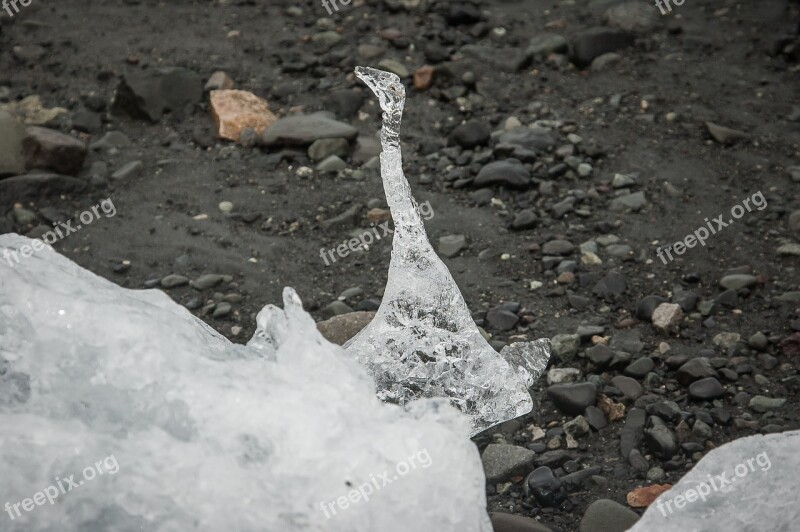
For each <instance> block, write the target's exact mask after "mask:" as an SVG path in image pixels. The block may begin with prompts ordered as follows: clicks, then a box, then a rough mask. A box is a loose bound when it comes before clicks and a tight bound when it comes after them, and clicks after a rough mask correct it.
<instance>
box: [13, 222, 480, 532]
mask: <svg viewBox="0 0 800 532" xmlns="http://www.w3.org/2000/svg"><path fill="white" fill-rule="evenodd" d="M31 242H32V241H31V240H29V239H27V238H24V237H20V236H18V235H3V236H0V479H2V481H0V530H3V531H4V532H21V531H25V532H29V531H62V530H81V531H114V532H128V531H137V532H139V531H141V530H147V531H159V532H167V531H170V532H171V531H176V532H178V531H179V532H186V531H189V530H199V531H225V530H231V531H233V530H236V531H242V532H300V531H303V532H308V531H314V532H322V531H325V532H329V531H334V532H340V531H341V532H345V531H346V532H351V531H359V532H376V531H397V532H407V531H408V530H418V531H422V530H442V531H452V532H460V531H464V530H465V531H474V532H490V531H491V525H490V524H489V522H488V516H487V514H486V499H485V492H484V474H483V469H482V467H481V462H480V457H479V455H478V452H477V449H476V448H475V446H474V445H473V444H472V443H471V442H470V440H469V439H468V438H467V436H468V432H469V423H468V418H467V417H466V416H463V415H462V414H461V413H459V412H458V411H457V410H456V409H454V408H452V407H451V406H450V405H448V404H446V403H447V401H446V400H441V399H440V400H421V401H415V402H413V403H411V404H410V405H408V407H407V408H406V409H403V408H400V407H398V406H396V405H387V404H384V403H381V402H380V401H379V400H378V399H377V398H376V397H375V387H374V384H373V383H372V380H371V379H370V378H369V377H368V375H367V374H366V373H365V372H364V369H363V368H361V367H360V366H359V365H358V364H356V363H355V362H354V361H353V360H352V359H351V358H350V357H349V356H347V355H346V354H345V353H344V352H343V351H342V349H341V348H340V347H338V346H334V345H333V344H330V343H329V342H327V341H326V340H324V339H323V338H322V337H321V336H320V335H319V333H318V332H317V330H316V327H315V325H314V322H313V320H312V319H311V317H310V316H309V315H308V314H306V313H305V312H304V311H303V310H302V306H301V304H300V300H299V299H298V297H297V295H296V294H295V293H294V291H293V290H291V289H286V291H285V292H284V308H283V309H278V308H276V307H273V306H268V307H266V308H264V310H262V311H261V313H260V314H259V316H258V332H257V333H256V334H255V335H254V337H253V339H252V340H251V341H250V343H249V344H248V345H247V346H241V345H234V344H231V343H230V342H228V340H226V339H225V338H223V337H221V336H220V335H218V334H217V333H216V332H214V331H213V330H212V329H210V328H209V327H208V326H206V325H205V324H203V322H201V321H200V320H199V319H197V318H195V317H194V316H192V315H191V314H190V313H189V312H188V311H187V310H186V309H184V308H183V307H181V306H179V305H177V304H176V303H174V302H173V301H172V300H170V298H169V297H167V296H166V295H165V294H164V293H162V292H160V291H157V290H145V291H139V290H126V289H123V288H120V287H118V286H116V285H114V284H113V283H110V282H108V281H106V280H104V279H101V278H99V277H97V276H95V275H94V274H92V273H91V272H89V271H86V270H84V269H82V268H80V267H79V266H77V265H76V264H74V263H72V262H70V261H69V260H68V259H66V258H64V257H62V256H60V255H58V254H56V253H55V252H53V251H52V250H50V249H49V248H47V249H45V250H44V251H39V252H36V253H35V254H34V255H33V256H31V257H29V258H24V259H23V260H22V261H21V263H20V264H19V265H16V266H15V267H11V266H9V264H8V262H7V261H6V260H2V256H3V250H4V249H6V248H9V249H13V250H19V248H20V247H21V246H22V245H23V244H28V245H30V243H31ZM423 451H425V452H427V454H428V455H429V457H430V461H429V466H428V467H420V466H419V464H420V462H419V460H418V461H417V462H416V463H417V468H416V469H413V468H412V469H411V470H410V471H408V472H407V474H405V475H402V476H398V478H397V479H395V480H393V481H392V482H391V484H389V485H387V486H383V480H382V479H380V475H381V474H382V473H384V472H385V471H388V472H389V473H390V475H389V478H390V479H391V478H392V477H394V476H397V473H396V471H397V467H398V464H399V463H401V462H403V461H406V462H407V461H408V460H407V459H408V458H409V457H410V456H412V455H418V454H419V453H420V452H423ZM109 455H114V457H115V459H116V461H117V463H118V465H119V469H118V471H117V472H116V474H114V475H111V474H108V473H106V474H104V475H102V476H97V477H96V478H94V479H93V480H91V481H88V482H86V483H85V484H84V485H82V486H79V487H78V488H76V489H73V490H72V491H67V492H66V493H63V494H61V495H59V496H58V498H56V499H55V504H53V505H50V504H49V503H47V502H46V501H45V504H43V505H42V506H35V507H34V508H33V510H32V511H30V512H25V511H24V510H23V509H22V507H21V506H20V510H21V513H22V515H23V517H16V518H15V519H14V520H11V518H10V517H9V514H8V513H7V512H6V511H5V510H4V509H3V505H5V503H6V502H9V503H10V504H12V505H13V504H14V503H17V502H20V501H22V500H23V499H26V498H29V497H33V496H34V494H35V493H37V492H40V491H42V490H44V489H46V488H47V487H48V486H51V485H56V480H55V478H56V477H57V476H58V477H59V478H60V479H62V481H63V479H65V478H67V477H68V476H69V475H73V474H74V475H75V478H74V481H75V482H77V481H78V480H79V479H81V478H83V477H82V473H81V472H82V471H83V470H84V468H86V467H87V466H92V465H93V464H94V463H95V462H97V461H100V460H103V459H104V458H105V457H107V456H109ZM372 477H374V478H375V479H376V480H377V482H379V485H381V489H378V490H375V492H374V493H373V494H372V496H371V497H370V499H369V500H368V501H364V500H359V501H358V502H356V503H352V502H350V503H348V504H349V507H347V508H346V509H342V508H341V507H338V506H334V509H335V510H336V511H337V513H336V515H333V514H332V513H331V510H330V509H329V510H328V513H329V515H331V517H330V518H327V517H326V516H325V513H324V512H323V510H322V509H321V508H320V503H322V502H323V501H324V502H327V503H332V502H333V501H335V500H336V499H337V498H339V497H347V496H348V493H349V492H350V490H351V487H350V486H352V487H353V488H358V487H359V486H361V485H363V484H365V483H368V482H370V480H371V478H372ZM348 483H349V484H348ZM65 487H66V485H65ZM12 512H13V510H12Z"/></svg>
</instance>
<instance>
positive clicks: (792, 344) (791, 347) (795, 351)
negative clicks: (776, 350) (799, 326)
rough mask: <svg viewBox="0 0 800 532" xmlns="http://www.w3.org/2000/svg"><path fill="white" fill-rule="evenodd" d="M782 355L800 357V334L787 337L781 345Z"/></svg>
mask: <svg viewBox="0 0 800 532" xmlns="http://www.w3.org/2000/svg"><path fill="white" fill-rule="evenodd" d="M779 345H780V347H781V353H783V354H784V355H786V356H789V357H796V356H800V332H798V333H794V334H793V335H791V336H787V337H786V338H784V339H783V340H781V343H780V344H779Z"/></svg>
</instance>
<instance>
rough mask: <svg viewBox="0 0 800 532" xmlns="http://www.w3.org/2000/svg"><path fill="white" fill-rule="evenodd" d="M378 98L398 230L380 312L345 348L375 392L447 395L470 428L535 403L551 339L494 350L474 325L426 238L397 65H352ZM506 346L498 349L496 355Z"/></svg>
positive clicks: (391, 396) (384, 168) (392, 396)
mask: <svg viewBox="0 0 800 532" xmlns="http://www.w3.org/2000/svg"><path fill="white" fill-rule="evenodd" d="M356 76H358V77H359V79H361V80H362V81H363V82H364V83H366V84H367V85H368V86H369V88H370V89H372V91H373V92H374V93H375V95H376V96H377V97H378V99H379V100H380V106H381V109H382V110H383V127H382V128H381V146H382V148H383V151H382V152H381V176H382V177H383V186H384V190H385V191H386V199H387V202H388V204H389V208H390V209H391V211H392V218H393V219H394V225H395V232H394V241H393V244H392V259H391V264H390V265H389V279H388V281H387V284H386V291H385V293H384V297H383V302H382V303H381V306H380V308H379V309H378V312H377V315H376V316H375V318H374V319H373V320H372V322H371V323H370V324H369V325H367V327H365V328H364V329H363V330H362V331H361V332H360V333H359V334H358V335H356V336H355V337H354V338H352V339H351V340H350V341H349V342H348V343H347V344H345V349H346V350H347V351H348V352H349V353H351V354H352V355H353V357H354V358H355V359H356V360H358V361H359V362H360V363H361V364H363V365H364V366H366V367H367V368H368V370H369V372H370V374H371V375H372V376H373V377H374V378H375V380H376V384H377V386H378V396H379V397H380V398H381V399H383V400H384V401H389V402H395V403H399V404H405V403H407V402H408V401H411V400H413V399H415V398H418V397H448V398H449V399H450V401H451V402H452V403H453V404H454V405H455V406H457V407H458V408H459V409H460V410H461V411H462V412H464V413H466V414H468V415H469V416H470V417H471V418H472V433H473V434H475V433H478V432H480V431H482V430H485V429H487V428H489V427H491V426H492V425H495V424H497V423H500V422H503V421H506V420H509V419H513V418H516V417H519V416H522V415H524V414H527V413H528V412H530V411H531V408H532V407H533V402H532V400H531V396H530V394H529V393H528V388H529V387H530V386H531V385H532V384H533V382H534V381H535V380H536V379H537V378H538V377H539V375H541V373H542V372H543V371H544V369H545V367H546V366H547V360H548V358H549V356H550V343H549V340H547V339H541V340H537V341H535V342H524V343H515V344H511V345H509V346H507V347H506V348H505V349H503V350H502V352H501V353H500V354H498V353H497V352H496V351H495V350H494V349H492V347H491V346H490V345H489V344H488V343H487V342H486V340H485V339H484V338H483V336H481V334H480V332H479V331H478V328H477V326H476V325H475V322H474V321H473V320H472V316H471V315H470V313H469V309H468V308H467V305H466V303H465V302H464V298H463V297H462V295H461V292H460V291H459V289H458V286H456V283H455V281H454V280H453V278H452V276H451V275H450V272H449V271H448V269H447V267H446V266H445V265H444V263H443V262H442V261H441V260H440V259H439V257H438V256H437V255H436V253H435V252H434V250H433V248H432V247H431V244H430V242H428V237H427V234H426V233H425V226H424V225H423V223H422V218H421V216H420V212H419V209H418V207H417V202H416V201H415V200H414V198H413V197H412V195H411V188H410V187H409V185H408V181H407V180H406V178H405V176H404V175H403V169H402V158H401V153H400V138H399V128H400V120H401V119H402V115H403V105H404V103H405V88H404V87H403V85H402V83H400V78H398V77H397V76H396V75H395V74H391V73H389V72H383V71H381V70H375V69H372V68H364V67H357V68H356ZM501 355H502V356H501Z"/></svg>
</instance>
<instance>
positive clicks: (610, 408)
mask: <svg viewBox="0 0 800 532" xmlns="http://www.w3.org/2000/svg"><path fill="white" fill-rule="evenodd" d="M597 408H599V409H600V410H602V411H603V413H604V414H605V415H606V417H607V418H608V420H609V421H616V420H618V419H622V418H623V417H625V405H623V404H622V403H615V402H614V401H612V400H611V399H609V398H608V396H606V395H603V394H602V393H601V394H598V395H597Z"/></svg>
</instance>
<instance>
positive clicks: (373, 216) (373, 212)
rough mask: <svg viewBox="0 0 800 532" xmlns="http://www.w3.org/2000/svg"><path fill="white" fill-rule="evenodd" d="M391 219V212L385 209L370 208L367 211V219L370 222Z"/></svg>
mask: <svg viewBox="0 0 800 532" xmlns="http://www.w3.org/2000/svg"><path fill="white" fill-rule="evenodd" d="M391 219H392V213H390V212H389V211H387V210H386V209H370V210H369V212H368V213H367V220H369V221H370V222H385V221H387V220H391Z"/></svg>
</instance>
